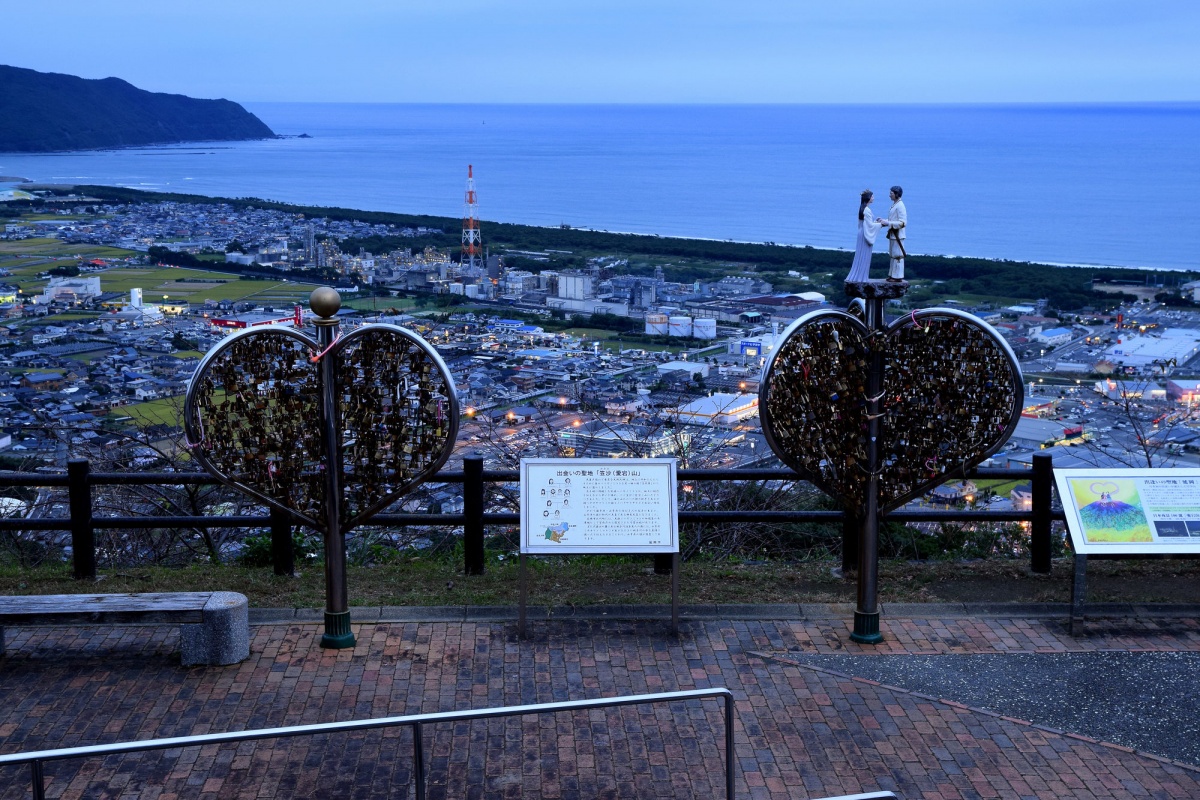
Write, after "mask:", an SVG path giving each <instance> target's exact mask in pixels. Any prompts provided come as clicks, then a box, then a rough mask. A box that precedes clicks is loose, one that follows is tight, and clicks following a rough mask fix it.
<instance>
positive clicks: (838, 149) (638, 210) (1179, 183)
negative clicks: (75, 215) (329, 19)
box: [0, 103, 1200, 269]
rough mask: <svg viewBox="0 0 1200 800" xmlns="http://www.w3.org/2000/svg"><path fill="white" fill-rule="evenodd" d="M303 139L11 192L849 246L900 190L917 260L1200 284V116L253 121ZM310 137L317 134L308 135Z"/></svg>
mask: <svg viewBox="0 0 1200 800" xmlns="http://www.w3.org/2000/svg"><path fill="white" fill-rule="evenodd" d="M245 106H246V107H247V108H248V109H249V110H250V111H252V112H254V113H255V114H257V115H258V116H259V117H260V118H261V119H262V120H263V121H264V122H266V123H267V124H268V125H269V126H271V128H272V129H273V130H275V131H276V132H277V133H279V134H283V135H286V136H288V137H289V138H283V139H277V140H271V141H260V142H238V143H202V144H187V145H176V146H167V147H144V148H130V149H122V150H107V151H92V152H75V153H58V154H53V155H23V154H3V153H0V175H11V176H20V177H24V178H30V179H32V180H35V181H39V182H60V183H61V182H79V183H85V182H86V183H99V184H107V185H121V186H130V187H135V188H145V189H156V190H163V191H173V192H187V193H195V194H204V195H221V196H230V197H261V198H266V199H271V200H280V201H285V202H291V203H300V204H306V205H323V206H345V207H350V208H359V209H368V210H381V211H398V212H406V213H414V214H434V215H440V216H452V217H457V216H461V215H462V213H463V200H464V189H465V183H466V178H467V165H468V164H471V165H473V167H474V175H475V181H476V186H477V190H478V197H479V216H480V218H481V219H482V220H484V221H485V222H484V224H483V226H482V234H483V240H484V244H485V246H486V243H487V225H486V221H488V220H494V221H502V222H519V223H528V224H533V225H549V226H556V225H560V224H567V225H571V226H574V227H584V228H594V229H596V230H608V231H627V232H637V233H652V234H660V235H664V236H686V237H698V238H712V239H733V240H738V241H752V242H776V243H780V244H792V245H811V246H814V247H820V248H839V247H840V248H844V249H847V250H853V246H854V236H855V218H856V213H857V210H858V194H859V192H860V191H861V190H862V189H864V188H870V189H873V190H874V191H875V193H876V201H875V204H874V206H873V210H874V211H875V212H876V213H877V214H879V215H884V214H886V211H887V206H888V200H887V192H888V188H889V187H890V186H892V185H893V184H899V185H902V186H903V187H904V200H905V203H906V205H907V208H908V216H909V238H908V242H907V243H908V249H909V252H911V253H930V254H943V255H959V256H977V257H984V258H997V259H1012V260H1022V261H1024V260H1029V261H1040V262H1047V263H1056V264H1094V265H1103V266H1131V267H1152V268H1164V269H1200V254H1198V253H1197V248H1196V247H1195V246H1194V245H1192V244H1191V241H1192V239H1193V238H1194V234H1193V233H1192V231H1193V230H1195V229H1198V228H1200V213H1198V214H1197V217H1196V218H1193V217H1192V216H1191V215H1192V213H1195V212H1194V209H1197V208H1198V205H1197V203H1196V202H1195V200H1194V199H1193V198H1192V196H1191V193H1192V192H1193V191H1196V189H1197V187H1198V186H1200V152H1198V150H1197V143H1200V104H1195V103H1186V104H1166V103H1157V104H1122V105H978V106H971V105H968V106H964V105H897V106H834V105H824V106H807V105H790V106H789V105H780V106H774V105H762V106H754V105H751V106H712V105H707V106H706V105H390V104H311V103H246V104H245ZM303 133H306V134H308V135H309V136H310V137H311V138H297V137H298V135H299V134H303Z"/></svg>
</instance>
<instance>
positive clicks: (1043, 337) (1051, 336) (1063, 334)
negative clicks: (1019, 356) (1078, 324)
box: [1033, 328, 1071, 347]
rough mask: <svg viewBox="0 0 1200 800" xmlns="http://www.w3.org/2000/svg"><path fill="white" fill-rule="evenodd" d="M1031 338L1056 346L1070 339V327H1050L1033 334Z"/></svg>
mask: <svg viewBox="0 0 1200 800" xmlns="http://www.w3.org/2000/svg"><path fill="white" fill-rule="evenodd" d="M1033 338H1034V339H1036V340H1037V341H1039V342H1041V343H1042V344H1046V345H1050V346H1052V347H1057V346H1058V345H1060V344H1066V343H1067V342H1069V341H1071V329H1070V328H1051V329H1049V330H1045V331H1039V332H1038V333H1036V334H1034V336H1033Z"/></svg>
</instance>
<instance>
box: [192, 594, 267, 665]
mask: <svg viewBox="0 0 1200 800" xmlns="http://www.w3.org/2000/svg"><path fill="white" fill-rule="evenodd" d="M203 613H204V621H203V622H200V623H198V624H195V625H183V626H182V627H181V629H180V632H179V639H180V649H181V650H182V653H183V665H184V666H185V667H191V666H196V665H198V664H208V665H226V664H236V663H238V662H239V661H245V660H246V659H247V658H249V657H250V614H249V603H247V601H246V596H245V595H243V594H238V593H237V592H213V594H212V596H211V597H210V598H209V599H208V602H207V603H206V604H205V606H204V612H203Z"/></svg>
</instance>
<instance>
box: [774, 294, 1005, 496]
mask: <svg viewBox="0 0 1200 800" xmlns="http://www.w3.org/2000/svg"><path fill="white" fill-rule="evenodd" d="M782 339H783V340H782V343H781V344H780V345H778V346H777V347H776V349H775V352H774V353H773V354H772V356H771V358H770V359H769V360H768V362H767V363H766V364H765V365H764V367H763V373H762V381H761V386H760V389H759V415H760V417H761V420H762V428H763V433H764V434H765V436H766V439H767V442H768V444H770V446H771V449H772V450H773V451H774V452H775V454H776V455H777V456H779V458H780V459H781V460H782V461H783V462H784V463H785V464H787V465H788V466H789V467H791V468H792V469H793V470H795V471H796V472H797V473H799V474H800V475H802V476H803V477H804V478H805V479H806V480H808V481H810V482H812V483H813V484H815V485H816V486H818V487H819V488H820V489H821V490H822V491H824V492H826V493H827V494H830V495H832V496H834V497H836V498H838V499H839V500H840V501H841V502H842V504H843V506H844V507H846V508H848V509H854V510H858V509H862V508H864V507H865V505H864V501H865V492H866V485H867V483H868V478H869V474H868V472H867V466H868V465H867V444H868V443H867V437H868V422H869V420H868V397H867V394H868V392H867V386H868V377H869V370H870V368H871V357H872V348H882V355H883V361H884V365H885V370H884V375H883V393H882V395H881V396H880V398H879V401H880V403H879V407H880V409H881V414H882V418H881V419H880V422H881V425H880V431H881V437H880V438H881V441H880V442H878V453H879V472H878V474H879V478H880V480H879V493H880V496H879V506H878V507H879V509H880V511H884V512H886V511H890V510H892V509H895V508H897V507H899V506H901V505H903V504H904V503H906V502H908V501H909V500H911V499H913V498H914V497H917V496H918V495H920V494H923V493H924V492H926V491H928V490H929V489H932V488H934V487H936V486H938V485H940V484H942V483H944V482H946V481H948V480H951V479H953V478H956V477H960V478H961V477H963V476H964V475H965V473H966V472H967V470H969V469H971V468H972V467H974V466H975V465H977V464H979V463H980V462H982V461H983V460H984V459H986V458H987V457H988V456H990V455H992V454H993V453H995V452H996V451H997V450H999V449H1000V448H1001V447H1002V446H1003V445H1004V443H1005V442H1006V441H1007V440H1008V438H1009V436H1010V435H1011V434H1012V431H1013V429H1014V427H1015V426H1016V423H1017V420H1018V419H1019V418H1020V416H1021V410H1022V407H1023V405H1024V386H1023V384H1022V379H1021V370H1020V367H1019V366H1018V364H1017V359H1016V356H1015V355H1014V354H1013V352H1012V349H1011V348H1010V347H1009V346H1008V343H1007V342H1006V341H1004V339H1003V338H1002V337H1001V336H1000V334H998V333H997V332H996V331H995V329H994V328H992V327H991V326H990V325H988V324H987V323H986V322H984V321H983V320H981V319H979V318H978V317H975V316H972V315H970V314H966V313H964V312H962V311H957V310H955V309H949V308H929V309H924V310H922V311H916V312H913V313H912V314H910V315H907V316H904V317H900V318H899V319H896V320H894V321H893V322H892V323H891V324H890V325H888V326H887V328H886V329H884V330H882V331H871V330H870V329H869V328H868V327H867V326H866V325H865V324H864V323H863V322H862V321H861V320H860V319H859V318H857V317H855V316H854V315H851V314H848V313H846V312H844V311H831V310H823V311H814V312H811V313H809V314H805V315H804V316H802V317H800V318H799V319H797V320H796V321H795V322H793V323H792V324H791V325H789V326H788V328H787V329H786V330H785V331H784V334H783V337H782Z"/></svg>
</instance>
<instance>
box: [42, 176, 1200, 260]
mask: <svg viewBox="0 0 1200 800" xmlns="http://www.w3.org/2000/svg"><path fill="white" fill-rule="evenodd" d="M23 188H25V189H27V190H28V189H38V188H44V189H49V190H53V191H67V190H74V191H81V190H96V189H100V190H103V189H112V190H122V191H128V192H136V193H139V194H144V195H147V198H146V202H152V198H153V199H165V200H171V201H173V202H181V203H189V202H210V203H230V204H234V205H238V204H247V203H249V204H254V203H259V204H271V205H274V206H279V207H282V208H285V209H287V210H291V211H295V212H297V213H306V214H308V213H315V214H318V215H325V214H330V215H334V216H346V215H351V214H369V215H379V216H381V217H396V218H400V219H411V220H420V221H421V222H420V223H414V224H434V225H438V226H440V227H441V228H442V229H443V230H456V226H457V225H458V224H460V223H459V220H458V219H457V218H454V217H444V216H440V215H433V214H420V213H411V212H397V211H380V210H372V209H366V208H354V207H347V206H312V205H305V204H302V203H294V202H290V201H285V200H274V199H268V198H262V197H243V198H231V197H225V196H221V195H210V194H203V193H184V192H167V191H161V190H147V189H145V188H143V187H139V186H129V185H125V184H80V183H42V182H36V183H35V182H32V181H28V180H25V181H24V185H23ZM91 199H99V200H102V201H103V200H104V198H103V197H98V198H91ZM480 224H481V225H483V226H489V225H494V226H514V227H519V228H530V229H535V230H538V231H544V232H547V233H558V232H564V233H570V232H576V233H583V234H594V235H597V236H618V237H638V238H644V239H648V240H654V241H656V242H672V241H677V242H695V243H711V244H716V245H730V246H734V247H743V246H744V247H764V248H781V249H784V250H789V251H810V252H813V253H818V254H823V255H833V256H838V255H844V256H850V255H852V251H851V250H849V249H847V248H844V247H819V246H817V245H811V244H792V243H787V242H777V241H771V242H765V241H751V240H741V239H722V238H717V237H706V236H669V235H664V234H659V233H643V232H637V231H614V230H608V229H602V228H595V227H590V226H573V225H572V226H568V227H565V228H564V227H563V226H561V225H537V224H533V223H527V222H501V221H496V220H486V219H482V220H480ZM883 252H886V251H878V252H877V253H876V255H879V254H882V253H883ZM909 256H910V257H915V258H929V259H937V260H939V261H951V262H953V261H962V262H971V261H974V262H986V263H992V264H1011V265H1019V266H1029V267H1050V268H1063V269H1099V270H1123V269H1127V270H1135V271H1138V272H1174V273H1181V274H1187V273H1191V272H1200V268H1198V269H1189V268H1187V267H1155V266H1149V265H1117V264H1089V263H1084V262H1055V261H1025V260H1018V259H1012V258H998V257H991V256H969V255H957V254H956V255H946V254H940V253H918V252H913V253H909ZM748 260H749V261H753V260H755V259H748ZM964 265H965V263H964Z"/></svg>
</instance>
